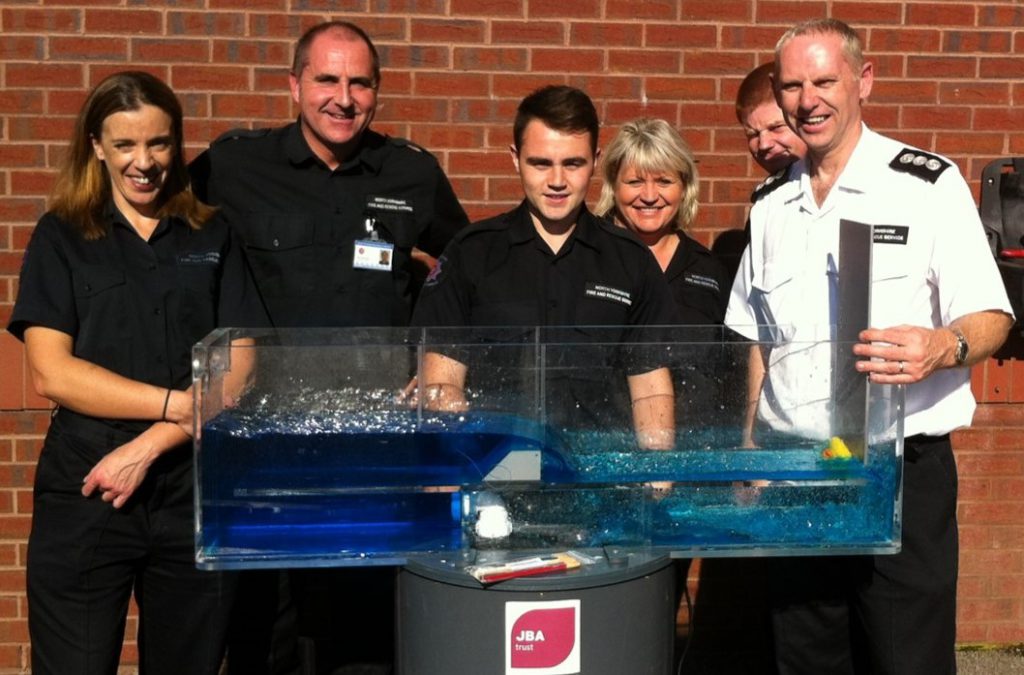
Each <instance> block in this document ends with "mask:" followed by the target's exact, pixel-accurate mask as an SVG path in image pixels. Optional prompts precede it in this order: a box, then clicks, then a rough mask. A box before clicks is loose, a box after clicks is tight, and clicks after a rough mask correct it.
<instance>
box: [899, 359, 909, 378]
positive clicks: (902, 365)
mask: <svg viewBox="0 0 1024 675" xmlns="http://www.w3.org/2000/svg"><path fill="white" fill-rule="evenodd" d="M906 365H907V364H906V362H905V361H900V375H902V374H903V368H904V367H906Z"/></svg>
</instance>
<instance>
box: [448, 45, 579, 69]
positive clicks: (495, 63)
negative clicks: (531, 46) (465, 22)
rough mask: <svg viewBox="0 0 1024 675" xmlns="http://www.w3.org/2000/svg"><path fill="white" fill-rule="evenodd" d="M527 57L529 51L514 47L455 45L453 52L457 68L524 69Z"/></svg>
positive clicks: (534, 54)
mask: <svg viewBox="0 0 1024 675" xmlns="http://www.w3.org/2000/svg"><path fill="white" fill-rule="evenodd" d="M533 57H534V58H536V51H534V52H533ZM574 57H575V54H574ZM529 58H530V52H528V51H527V50H526V49H522V48H516V47H456V48H455V50H454V53H453V60H454V66H455V68H456V69H457V70H497V71H502V72H508V71H524V70H526V68H527V63H528V61H529ZM563 58H564V55H563ZM574 66H575V62H574Z"/></svg>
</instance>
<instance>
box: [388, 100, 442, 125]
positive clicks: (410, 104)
mask: <svg viewBox="0 0 1024 675" xmlns="http://www.w3.org/2000/svg"><path fill="white" fill-rule="evenodd" d="M377 117H378V118H379V119H381V120H392V119H397V120H406V119H414V120H419V121H421V122H447V121H449V120H448V101H447V99H445V98H424V99H397V100H394V101H388V103H387V105H385V106H383V107H381V108H380V110H379V111H378V113H377Z"/></svg>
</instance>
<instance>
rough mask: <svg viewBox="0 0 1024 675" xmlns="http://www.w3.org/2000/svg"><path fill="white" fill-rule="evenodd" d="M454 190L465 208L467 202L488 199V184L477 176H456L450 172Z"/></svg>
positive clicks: (449, 175)
mask: <svg viewBox="0 0 1024 675" xmlns="http://www.w3.org/2000/svg"><path fill="white" fill-rule="evenodd" d="M448 177H449V179H450V180H451V183H452V188H453V189H454V190H455V194H456V195H457V196H458V198H459V201H460V202H461V203H462V205H463V206H465V204H466V202H467V201H481V200H483V199H485V198H486V197H487V184H486V181H485V180H484V179H483V178H480V177H477V176H454V175H452V173H451V172H448Z"/></svg>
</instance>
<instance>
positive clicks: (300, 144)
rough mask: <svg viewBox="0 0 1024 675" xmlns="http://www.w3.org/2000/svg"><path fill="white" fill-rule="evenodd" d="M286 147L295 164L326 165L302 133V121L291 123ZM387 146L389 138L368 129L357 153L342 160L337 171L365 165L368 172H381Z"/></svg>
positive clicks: (285, 142)
mask: <svg viewBox="0 0 1024 675" xmlns="http://www.w3.org/2000/svg"><path fill="white" fill-rule="evenodd" d="M284 148H285V154H286V156H287V157H288V161H290V162H291V163H292V164H293V165H295V166H301V165H303V164H308V163H315V164H319V165H320V166H325V165H324V163H323V161H322V160H321V159H320V158H319V157H317V156H316V154H315V153H314V152H313V150H312V148H310V147H309V143H307V142H306V138H305V136H303V135H302V122H301V121H296V122H295V123H294V124H291V125H289V127H288V130H287V132H286V133H285V139H284ZM386 148H387V139H386V138H385V137H384V136H382V135H381V134H378V133H377V132H375V131H373V130H371V129H367V130H366V131H364V132H363V137H362V138H361V139H360V140H359V147H358V148H356V152H355V154H354V155H353V156H352V157H349V158H348V159H347V160H345V161H344V162H342V163H341V165H340V166H338V168H337V169H335V171H338V172H344V171H350V170H352V169H353V168H355V167H358V166H365V167H366V168H367V170H368V173H372V174H377V173H380V168H381V166H382V165H383V163H384V154H385V151H386Z"/></svg>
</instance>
